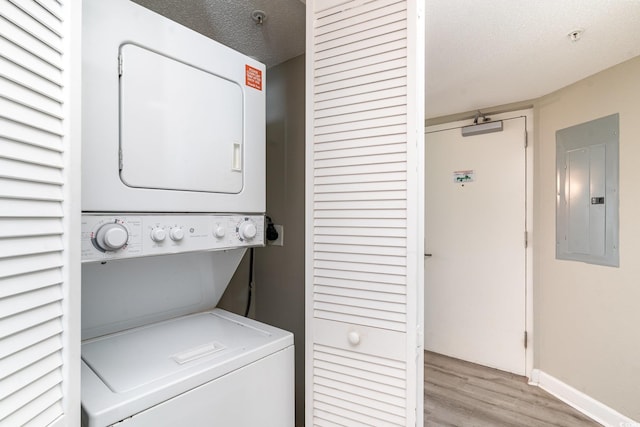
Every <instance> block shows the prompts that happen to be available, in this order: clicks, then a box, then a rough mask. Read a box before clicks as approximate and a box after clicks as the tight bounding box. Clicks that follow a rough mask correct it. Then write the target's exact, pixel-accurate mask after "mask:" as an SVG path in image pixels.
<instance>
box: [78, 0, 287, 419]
mask: <svg viewBox="0 0 640 427" xmlns="http://www.w3.org/2000/svg"><path fill="white" fill-rule="evenodd" d="M82 43H83V52H82V55H83V58H82V60H83V78H82V91H83V95H82V97H83V133H82V139H83V140H82V151H83V153H82V210H83V215H82V262H83V264H82V339H83V341H82V389H81V391H82V396H81V400H82V422H83V425H86V426H90V427H95V426H108V425H113V424H117V425H122V426H154V427H156V426H173V425H185V426H234V427H244V426H261V427H268V426H273V427H283V426H284V427H286V426H293V419H294V409H293V408H294V385H293V366H294V363H293V357H294V356H293V336H292V335H291V334H290V333H289V332H286V331H282V330H280V329H277V328H274V327H272V326H269V325H265V324H262V323H259V322H256V321H253V320H251V319H247V318H244V317H241V316H237V315H235V314H232V313H229V312H226V311H224V310H221V309H219V308H216V305H217V304H218V301H219V299H220V297H221V296H222V294H223V292H224V290H225V288H226V286H227V285H228V283H229V281H230V280H231V277H232V276H233V273H234V271H235V270H236V268H237V266H238V264H239V262H240V260H241V259H242V256H243V255H244V253H245V251H246V249H247V248H249V247H255V246H263V245H264V228H265V223H264V211H265V87H264V77H265V69H264V66H263V65H262V64H260V63H258V62H256V61H255V60H252V59H250V58H247V57H245V56H243V55H241V54H239V53H237V52H235V51H233V50H231V49H229V48H226V47H224V46H222V45H220V44H218V43H216V42H214V41H212V40H210V39H208V38H206V37H204V36H202V35H200V34H197V33H195V32H193V31H191V30H189V29H187V28H185V27H183V26H181V25H179V24H177V23H175V22H173V21H170V20H168V19H166V18H163V17H161V16H160V15H157V14H155V13H153V12H151V11H149V10H147V9H145V8H143V7H141V6H139V5H137V4H134V3H132V2H130V1H128V0H111V1H104V0H85V1H84V4H83V40H82Z"/></svg>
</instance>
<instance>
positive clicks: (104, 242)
mask: <svg viewBox="0 0 640 427" xmlns="http://www.w3.org/2000/svg"><path fill="white" fill-rule="evenodd" d="M128 239H129V232H128V231H127V229H126V228H125V227H124V226H123V225H122V224H118V223H111V224H105V225H103V226H102V227H100V228H99V229H98V232H97V233H96V238H95V242H96V245H98V247H99V248H101V249H103V250H105V251H117V250H118V249H121V248H122V247H123V246H124V245H126V244H127V240H128Z"/></svg>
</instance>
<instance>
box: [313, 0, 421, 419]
mask: <svg viewBox="0 0 640 427" xmlns="http://www.w3.org/2000/svg"><path fill="white" fill-rule="evenodd" d="M306 5H307V6H306V7H307V27H306V28H307V30H306V31H307V50H306V52H307V53H306V65H307V66H306V73H307V79H306V81H307V89H306V94H307V95H306V100H307V110H306V111H307V114H306V120H307V125H306V129H307V134H306V147H307V150H306V153H307V163H306V199H307V200H306V201H307V204H306V214H307V215H306V241H307V246H306V251H305V257H306V285H305V286H306V300H307V301H306V302H307V304H306V322H305V328H306V335H305V341H306V351H305V357H306V384H305V386H306V405H305V409H306V425H307V426H308V427H312V426H318V427H319V426H338V425H339V426H345V427H356V426H376V427H392V426H393V427H402V426H403V427H409V426H411V427H414V426H416V427H417V426H422V425H423V414H424V412H423V407H422V406H423V399H424V394H423V380H422V378H423V377H422V374H423V356H424V352H423V345H422V344H423V337H422V333H421V332H422V329H421V325H420V323H421V322H422V320H423V313H422V303H423V295H422V287H421V284H422V283H423V279H424V276H423V261H422V252H423V249H424V248H423V240H422V235H423V231H424V230H423V224H424V219H423V216H424V215H423V214H424V211H423V203H422V196H423V194H424V188H423V183H424V177H423V176H422V172H423V170H424V165H423V163H422V161H423V159H424V155H423V148H424V141H423V137H424V133H423V129H424V125H423V123H424V52H425V50H424V41H425V38H424V6H425V2H424V1H421V0H400V1H397V0H376V1H362V0H322V1H320V0H317V1H314V0H307V2H306Z"/></svg>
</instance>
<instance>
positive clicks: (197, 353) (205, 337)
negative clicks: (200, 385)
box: [82, 310, 290, 394]
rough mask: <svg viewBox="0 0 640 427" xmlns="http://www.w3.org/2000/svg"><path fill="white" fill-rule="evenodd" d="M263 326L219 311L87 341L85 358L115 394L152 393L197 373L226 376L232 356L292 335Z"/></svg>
mask: <svg viewBox="0 0 640 427" xmlns="http://www.w3.org/2000/svg"><path fill="white" fill-rule="evenodd" d="M257 325H259V326H256V324H255V323H254V324H250V323H249V322H245V321H243V322H240V321H238V320H237V319H234V318H232V317H230V314H229V313H226V312H224V311H222V310H214V311H212V312H207V313H199V314H196V315H191V316H186V317H180V318H177V319H172V320H168V321H165V322H160V323H155V324H152V325H148V326H143V327H140V328H135V329H131V330H128V331H124V332H121V333H117V334H113V335H109V336H106V337H102V338H97V339H93V340H90V341H88V342H85V343H83V344H82V360H83V361H84V362H85V363H86V364H87V365H88V366H89V367H90V368H91V370H92V371H93V372H94V373H95V374H96V375H97V376H98V377H99V378H100V379H101V380H102V382H103V383H104V384H105V385H106V386H107V387H108V388H109V390H111V392H113V393H121V394H126V393H131V392H135V390H136V389H141V388H144V389H145V392H147V391H149V390H153V389H154V388H162V387H164V386H166V385H167V384H171V383H175V382H176V381H179V380H180V379H181V378H183V377H187V376H191V375H193V374H194V373H197V372H202V371H207V372H208V375H207V376H208V377H211V376H213V377H217V376H220V375H223V374H225V373H226V372H227V371H228V370H230V369H233V366H232V365H230V364H229V362H230V361H233V360H234V359H238V358H241V357H245V358H246V356H247V355H249V354H251V353H254V356H253V357H252V358H254V359H255V358H259V357H264V356H265V355H267V354H270V353H271V352H273V351H274V350H279V349H280V347H281V346H280V345H278V346H276V347H274V343H275V342H276V341H278V340H280V339H281V338H283V337H284V336H285V335H290V334H289V333H287V332H284V331H280V330H278V329H276V328H271V327H269V326H268V325H262V324H257ZM260 350H262V351H260ZM263 353H266V354H263ZM251 361H252V360H250V361H249V362H251ZM212 373H213V375H212ZM209 379H210V378H209Z"/></svg>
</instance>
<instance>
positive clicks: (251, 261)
mask: <svg viewBox="0 0 640 427" xmlns="http://www.w3.org/2000/svg"><path fill="white" fill-rule="evenodd" d="M252 290H253V248H250V249H249V296H248V297H247V309H246V310H245V311H244V317H249V309H250V308H251V291H252Z"/></svg>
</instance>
